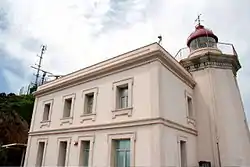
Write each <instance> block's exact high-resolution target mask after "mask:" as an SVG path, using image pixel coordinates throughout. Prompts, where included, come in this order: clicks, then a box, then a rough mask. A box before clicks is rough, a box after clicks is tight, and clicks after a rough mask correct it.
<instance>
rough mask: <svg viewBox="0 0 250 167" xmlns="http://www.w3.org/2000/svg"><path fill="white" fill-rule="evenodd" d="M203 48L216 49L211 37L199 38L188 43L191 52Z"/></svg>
mask: <svg viewBox="0 0 250 167" xmlns="http://www.w3.org/2000/svg"><path fill="white" fill-rule="evenodd" d="M205 47H216V41H215V39H214V38H212V37H199V38H196V39H194V40H193V41H191V43H190V49H191V51H193V50H196V49H199V48H205Z"/></svg>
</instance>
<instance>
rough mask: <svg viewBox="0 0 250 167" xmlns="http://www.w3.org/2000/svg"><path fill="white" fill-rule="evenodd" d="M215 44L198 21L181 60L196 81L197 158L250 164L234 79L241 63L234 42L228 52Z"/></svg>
mask: <svg viewBox="0 0 250 167" xmlns="http://www.w3.org/2000/svg"><path fill="white" fill-rule="evenodd" d="M198 19H199V18H198ZM218 45H219V43H218V37H217V36H216V35H215V34H214V33H213V32H212V31H211V30H209V29H207V28H205V27H204V26H203V25H201V24H200V21H199V22H198V25H197V26H196V27H195V31H194V32H193V33H191V35H190V36H189V37H188V40H187V46H188V48H189V51H190V52H189V55H188V57H187V58H185V59H182V60H181V61H180V63H181V64H182V66H183V67H184V68H186V70H188V71H189V72H190V73H191V74H192V75H193V78H194V80H195V81H196V83H197V84H196V87H195V90H194V95H195V99H194V100H195V104H194V105H195V111H196V123H197V124H196V125H197V131H198V136H197V149H198V150H197V151H198V160H199V161H200V162H202V161H206V162H209V163H210V164H211V166H215V167H220V166H221V167H225V166H250V135H249V129H248V125H247V121H246V117H245V113H244V109H243V104H242V100H241V95H240V92H239V88H238V84H237V80H236V75H237V71H238V70H239V69H240V68H241V66H240V63H239V60H238V56H237V53H236V52H235V50H234V47H233V45H231V44H230V45H227V46H230V48H231V51H232V52H231V53H230V54H229V53H224V52H223V51H222V50H220V49H219V48H218ZM224 45H226V44H224Z"/></svg>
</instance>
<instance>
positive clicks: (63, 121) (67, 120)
mask: <svg viewBox="0 0 250 167" xmlns="http://www.w3.org/2000/svg"><path fill="white" fill-rule="evenodd" d="M70 98H71V99H72V103H71V108H70V114H69V117H64V107H65V101H66V100H67V99H70ZM75 99H76V94H75V93H72V94H69V95H65V96H63V97H62V102H63V105H62V110H61V111H62V115H61V119H60V121H61V124H60V125H63V124H66V123H68V124H72V122H73V115H74V106H75Z"/></svg>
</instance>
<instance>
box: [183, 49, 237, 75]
mask: <svg viewBox="0 0 250 167" xmlns="http://www.w3.org/2000/svg"><path fill="white" fill-rule="evenodd" d="M180 64H181V65H182V66H183V67H184V68H185V69H186V70H187V71H189V72H194V71H199V70H203V69H205V68H220V69H231V70H232V71H233V73H234V75H236V73H237V71H238V70H239V69H240V68H241V65H240V62H239V60H238V57H237V56H234V55H227V54H216V53H212V52H207V53H205V54H201V55H198V56H195V57H191V58H186V59H183V60H181V61H180Z"/></svg>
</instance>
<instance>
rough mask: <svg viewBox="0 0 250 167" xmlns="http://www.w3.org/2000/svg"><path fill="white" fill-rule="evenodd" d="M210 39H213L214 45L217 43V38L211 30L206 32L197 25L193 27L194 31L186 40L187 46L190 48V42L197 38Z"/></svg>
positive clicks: (202, 27) (201, 26)
mask: <svg viewBox="0 0 250 167" xmlns="http://www.w3.org/2000/svg"><path fill="white" fill-rule="evenodd" d="M206 36H207V37H212V38H214V39H215V41H216V43H217V42H218V37H217V36H216V35H214V33H213V32H212V31H211V30H208V29H206V28H204V26H203V25H200V24H198V25H197V26H196V27H195V31H194V32H193V33H192V34H190V36H189V37H188V39H187V46H188V47H189V46H190V43H191V41H192V40H194V39H196V38H198V37H206Z"/></svg>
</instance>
